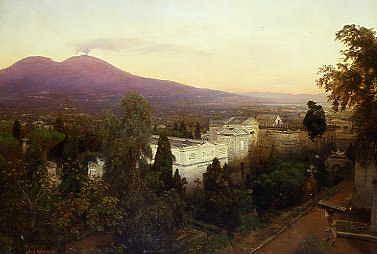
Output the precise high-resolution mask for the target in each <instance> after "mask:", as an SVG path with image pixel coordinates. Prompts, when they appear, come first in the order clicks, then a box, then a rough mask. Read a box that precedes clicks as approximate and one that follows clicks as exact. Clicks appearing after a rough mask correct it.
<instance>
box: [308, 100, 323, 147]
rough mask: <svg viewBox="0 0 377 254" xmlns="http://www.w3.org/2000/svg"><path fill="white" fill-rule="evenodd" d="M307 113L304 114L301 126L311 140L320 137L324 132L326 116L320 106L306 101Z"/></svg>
mask: <svg viewBox="0 0 377 254" xmlns="http://www.w3.org/2000/svg"><path fill="white" fill-rule="evenodd" d="M307 105H308V111H307V112H306V115H305V118H304V121H303V124H304V127H305V129H306V130H307V132H308V134H309V137H310V139H311V140H314V139H315V137H317V136H321V135H322V134H323V133H324V132H325V131H326V127H327V125H326V116H325V111H324V110H323V108H322V106H321V105H317V103H315V102H314V101H308V103H307Z"/></svg>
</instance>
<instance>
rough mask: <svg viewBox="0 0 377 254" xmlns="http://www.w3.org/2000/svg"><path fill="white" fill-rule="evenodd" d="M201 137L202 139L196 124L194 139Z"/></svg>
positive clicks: (198, 126)
mask: <svg viewBox="0 0 377 254" xmlns="http://www.w3.org/2000/svg"><path fill="white" fill-rule="evenodd" d="M201 137H202V134H201V131H200V123H199V122H196V124H195V132H194V138H195V139H201Z"/></svg>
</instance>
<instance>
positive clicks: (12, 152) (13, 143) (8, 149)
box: [0, 133, 21, 159]
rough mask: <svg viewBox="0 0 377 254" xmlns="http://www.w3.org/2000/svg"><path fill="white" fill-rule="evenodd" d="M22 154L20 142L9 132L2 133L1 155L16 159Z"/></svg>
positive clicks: (0, 137)
mask: <svg viewBox="0 0 377 254" xmlns="http://www.w3.org/2000/svg"><path fill="white" fill-rule="evenodd" d="M20 154H21V146H20V142H19V141H18V140H17V139H16V138H15V137H13V136H11V135H10V134H8V133H0V155H2V156H3V157H4V158H6V159H12V158H13V159H14V158H15V157H16V158H17V157H18V156H19V155H20Z"/></svg>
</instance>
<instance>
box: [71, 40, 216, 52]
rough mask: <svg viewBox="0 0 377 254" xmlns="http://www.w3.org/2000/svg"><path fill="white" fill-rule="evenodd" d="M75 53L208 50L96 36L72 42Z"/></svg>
mask: <svg viewBox="0 0 377 254" xmlns="http://www.w3.org/2000/svg"><path fill="white" fill-rule="evenodd" d="M74 47H75V50H76V53H84V54H89V53H90V51H92V50H95V49H99V50H108V51H119V52H120V51H122V52H127V53H131V54H164V55H196V56H207V55H210V53H209V52H207V51H205V50H200V49H195V48H192V47H189V46H183V45H177V44H170V43H160V42H153V41H148V40H144V39H139V38H97V39H93V40H88V41H84V42H80V43H75V44H74Z"/></svg>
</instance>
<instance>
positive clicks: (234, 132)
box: [217, 127, 249, 136]
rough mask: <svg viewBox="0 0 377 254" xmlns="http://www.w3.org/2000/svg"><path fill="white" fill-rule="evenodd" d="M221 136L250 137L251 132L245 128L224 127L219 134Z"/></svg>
mask: <svg viewBox="0 0 377 254" xmlns="http://www.w3.org/2000/svg"><path fill="white" fill-rule="evenodd" d="M217 133H218V134H219V135H224V136H240V135H249V132H248V131H247V130H245V129H243V128H237V127H224V128H222V129H221V130H219V131H218V132H217Z"/></svg>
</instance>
